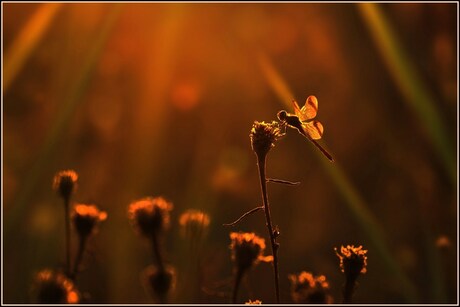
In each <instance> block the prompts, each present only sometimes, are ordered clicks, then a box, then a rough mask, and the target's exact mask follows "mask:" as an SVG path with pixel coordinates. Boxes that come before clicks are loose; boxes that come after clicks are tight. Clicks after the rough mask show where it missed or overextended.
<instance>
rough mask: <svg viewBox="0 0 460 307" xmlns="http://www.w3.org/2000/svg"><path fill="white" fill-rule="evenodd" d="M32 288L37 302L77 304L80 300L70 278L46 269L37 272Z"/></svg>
mask: <svg viewBox="0 0 460 307" xmlns="http://www.w3.org/2000/svg"><path fill="white" fill-rule="evenodd" d="M32 290H33V292H34V297H35V299H36V302H37V303H39V304H77V303H78V302H79V300H80V296H79V294H78V291H77V290H76V288H75V286H74V284H73V282H72V281H71V280H70V279H68V278H67V277H66V276H65V275H64V274H62V273H59V272H53V271H52V270H48V269H45V270H42V271H40V272H38V274H37V275H36V276H35V280H34V285H33V289H32Z"/></svg>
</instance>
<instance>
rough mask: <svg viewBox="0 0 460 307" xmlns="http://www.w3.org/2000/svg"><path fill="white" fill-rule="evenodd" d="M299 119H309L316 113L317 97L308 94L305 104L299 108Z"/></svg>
mask: <svg viewBox="0 0 460 307" xmlns="http://www.w3.org/2000/svg"><path fill="white" fill-rule="evenodd" d="M300 113H301V115H300V116H299V118H300V120H302V121H304V120H309V119H312V118H314V117H315V116H316V113H318V99H316V97H315V96H313V95H312V96H308V98H307V100H306V101H305V105H304V106H303V107H302V109H300Z"/></svg>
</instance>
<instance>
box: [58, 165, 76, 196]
mask: <svg viewBox="0 0 460 307" xmlns="http://www.w3.org/2000/svg"><path fill="white" fill-rule="evenodd" d="M77 180H78V175H77V173H76V172H75V171H73V170H65V171H60V172H58V173H57V174H56V175H55V176H54V179H53V189H54V190H55V191H56V192H57V193H58V194H59V196H61V197H62V198H64V200H66V201H68V200H69V199H70V196H71V195H72V193H73V192H74V191H75V189H76V187H77Z"/></svg>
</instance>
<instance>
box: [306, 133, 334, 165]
mask: <svg viewBox="0 0 460 307" xmlns="http://www.w3.org/2000/svg"><path fill="white" fill-rule="evenodd" d="M301 134H302V135H303V136H304V137H306V138H307V139H309V140H310V141H311V142H312V143H313V144H315V146H316V148H318V149H319V150H320V151H321V152H322V153H323V155H325V156H326V158H328V159H329V161H331V162H334V158H332V156H331V154H330V153H328V152H327V151H326V149H324V148H323V147H322V146H321V145H319V143H318V142H316V141H315V140H314V139H312V138H311V137H309V136H308V135H307V134H306V133H301Z"/></svg>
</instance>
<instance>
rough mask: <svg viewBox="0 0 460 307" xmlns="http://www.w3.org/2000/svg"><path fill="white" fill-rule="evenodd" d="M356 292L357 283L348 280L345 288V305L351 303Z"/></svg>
mask: <svg viewBox="0 0 460 307" xmlns="http://www.w3.org/2000/svg"><path fill="white" fill-rule="evenodd" d="M354 290H355V281H353V280H349V279H348V278H347V280H346V282H345V286H344V288H343V303H344V304H350V303H351V297H352V296H353V292H354Z"/></svg>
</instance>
